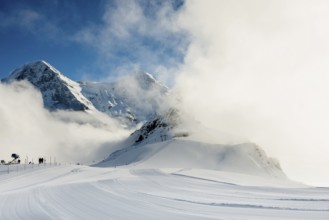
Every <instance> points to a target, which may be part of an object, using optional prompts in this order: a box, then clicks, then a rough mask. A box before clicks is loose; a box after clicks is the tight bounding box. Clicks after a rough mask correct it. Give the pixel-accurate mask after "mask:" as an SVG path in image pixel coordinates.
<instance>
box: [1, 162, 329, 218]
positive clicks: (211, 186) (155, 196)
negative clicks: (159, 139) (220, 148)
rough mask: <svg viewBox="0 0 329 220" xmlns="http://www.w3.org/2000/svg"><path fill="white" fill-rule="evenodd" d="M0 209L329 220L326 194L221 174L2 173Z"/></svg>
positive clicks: (62, 169) (71, 214)
mask: <svg viewBox="0 0 329 220" xmlns="http://www.w3.org/2000/svg"><path fill="white" fill-rule="evenodd" d="M2 168H3V167H1V166H0V170H1V169H2ZM0 173H1V172H0ZM0 210H1V212H0V219H3V220H16V219H33V220H39V219H40V220H47V219H81V220H84V219H86V220H87V219H88V220H89V219H99V220H102V219H104V220H105V219H122V220H124V219H129V220H130V219H189V220H190V219H198V220H199V219H240V220H243V219H261V220H264V219H286V220H287V219H312V220H313V219H328V218H329V189H328V188H313V187H307V186H304V185H301V184H297V183H294V182H290V181H288V180H279V179H277V180H276V181H273V180H270V179H267V178H262V177H254V176H249V175H245V174H236V173H229V172H220V171H208V170H196V169H192V170H190V169H136V168H134V167H132V166H130V167H122V168H92V167H84V166H55V167H51V168H49V167H44V168H41V167H40V168H36V169H27V170H22V171H19V172H13V173H11V174H0Z"/></svg>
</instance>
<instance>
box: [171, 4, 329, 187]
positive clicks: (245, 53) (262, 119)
mask: <svg viewBox="0 0 329 220" xmlns="http://www.w3.org/2000/svg"><path fill="white" fill-rule="evenodd" d="M178 22H179V25H180V26H181V27H182V28H184V29H186V30H187V31H189V32H190V34H191V38H192V42H191V44H190V46H189V48H188V52H187V54H186V56H185V62H184V64H183V65H182V66H181V69H180V71H179V72H180V75H179V77H178V78H177V86H176V90H179V91H180V92H181V94H182V97H183V105H184V107H185V110H186V111H188V112H190V113H191V114H193V115H194V116H195V117H196V118H197V119H198V120H201V121H202V122H203V123H204V124H206V125H207V126H210V127H212V128H215V129H218V130H222V131H226V132H230V133H233V134H235V135H239V136H243V137H247V138H249V139H250V140H251V141H253V142H256V143H258V144H260V145H261V146H262V147H263V148H265V149H266V151H267V152H268V153H269V155H271V156H275V157H277V158H279V159H280V161H281V164H282V166H283V168H284V170H285V171H286V172H287V173H288V175H289V176H291V177H292V178H295V179H298V180H303V181H306V182H309V183H316V184H327V185H328V184H329V179H328V178H327V177H325V176H324V175H323V168H324V167H327V166H329V162H328V159H327V155H328V154H329V149H328V144H329V142H328V140H327V138H326V132H327V131H328V130H329V117H328V115H327V114H328V112H329V104H328V98H329V90H328V85H329V77H328V70H329V65H328V62H327V58H328V57H329V43H328V40H327V39H328V37H329V28H328V27H329V26H328V22H329V3H328V2H327V1H320V0H319V1H312V2H310V1H294V0H289V1H261V0H259V1H258V0H253V1H242V0H241V1H240V0H233V1H215V0H213V1H212V0H209V1H206V2H204V1H192V0H191V1H186V4H185V8H184V10H183V12H182V13H181V15H180V18H179V20H178Z"/></svg>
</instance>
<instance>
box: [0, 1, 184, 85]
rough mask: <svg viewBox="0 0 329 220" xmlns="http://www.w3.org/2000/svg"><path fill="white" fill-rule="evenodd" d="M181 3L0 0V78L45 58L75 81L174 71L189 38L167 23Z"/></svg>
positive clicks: (169, 22)
mask: <svg viewBox="0 0 329 220" xmlns="http://www.w3.org/2000/svg"><path fill="white" fill-rule="evenodd" d="M183 4H184V2H183V1H182V0H168V1H160V0H159V1H157V0H155V1H154V0H153V1H147V0H140V1H133V0H127V1H118V0H108V1H106V0H93V1H90V0H72V1H63V0H47V1H43V0H33V1H24V0H16V1H12V0H1V2H0V42H1V44H0V51H1V53H0V78H3V77H5V76H7V75H8V74H9V73H10V72H11V71H13V70H14V69H15V68H17V67H19V66H21V65H22V64H24V63H27V62H30V61H34V60H46V61H48V62H49V63H50V64H52V65H53V66H54V67H56V68H57V69H59V70H60V71H61V72H62V73H64V74H65V75H67V76H68V77H70V78H72V79H74V80H96V81H97V80H104V79H109V78H111V77H115V76H117V75H119V74H127V73H129V72H131V71H135V70H145V71H148V72H150V73H153V74H157V73H158V72H159V71H160V72H161V71H164V70H166V71H167V70H168V69H172V68H176V67H177V66H179V65H180V63H182V61H183V57H184V50H185V48H186V46H187V44H188V43H187V42H188V40H187V34H186V33H184V32H183V31H181V30H178V29H177V28H175V27H174V25H173V23H171V22H173V21H171V19H172V18H173V17H175V16H176V15H177V14H178V13H177V12H178V11H179V10H180V9H181V8H182V6H183ZM163 21H165V22H163ZM159 23H161V24H159Z"/></svg>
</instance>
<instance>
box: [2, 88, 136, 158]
mask: <svg viewBox="0 0 329 220" xmlns="http://www.w3.org/2000/svg"><path fill="white" fill-rule="evenodd" d="M0 99H1V103H0V121H1V126H0V146H1V148H0V155H1V157H2V158H1V159H5V160H9V159H10V155H11V154H12V153H18V154H19V155H20V156H21V158H22V160H23V161H24V159H25V158H26V156H28V157H29V160H31V159H32V158H34V161H36V159H37V158H38V157H47V158H48V159H49V157H50V156H52V157H53V158H54V157H56V158H57V161H58V162H71V163H76V162H80V163H81V162H82V163H91V162H92V161H93V160H95V161H96V162H97V161H99V160H101V159H104V158H105V157H107V156H108V155H109V154H110V152H111V151H113V150H114V149H116V147H117V144H118V142H119V141H120V140H122V139H124V138H125V137H127V136H128V135H129V133H130V132H129V131H127V130H124V129H122V128H121V127H120V126H119V125H118V124H117V123H116V122H115V121H114V120H111V119H110V118H109V117H107V116H105V115H102V114H99V115H95V114H97V113H94V114H93V115H88V114H86V113H82V112H80V113H78V112H55V113H50V112H48V111H47V110H45V109H44V108H43V104H42V97H41V94H40V93H39V92H38V91H36V90H35V89H34V88H33V87H32V86H31V85H30V84H28V83H25V82H19V83H13V84H10V85H6V84H0Z"/></svg>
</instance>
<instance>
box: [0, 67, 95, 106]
mask: <svg viewBox="0 0 329 220" xmlns="http://www.w3.org/2000/svg"><path fill="white" fill-rule="evenodd" d="M15 80H17V81H20V80H27V81H29V82H30V83H31V84H33V85H34V86H35V87H36V88H37V89H38V90H40V92H41V94H42V98H43V102H44V106H45V107H46V108H47V109H49V110H58V109H61V110H73V111H84V110H91V109H95V108H94V106H93V104H92V103H91V102H90V101H89V100H88V99H86V98H85V97H84V96H83V95H82V94H81V88H80V86H79V84H78V83H76V82H74V81H72V80H70V79H69V78H67V77H65V76H64V75H63V74H61V73H60V72H59V71H58V70H56V69H55V68H54V67H52V66H51V65H50V64H48V63H47V62H45V61H36V62H32V63H29V64H25V65H23V66H22V67H20V68H18V69H16V70H15V71H14V72H12V73H11V74H10V76H8V77H7V78H5V79H3V80H2V82H7V83H10V82H13V81H15Z"/></svg>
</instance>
